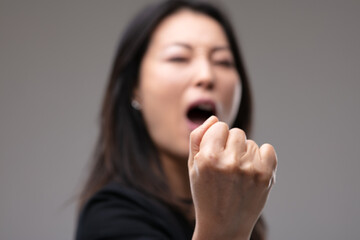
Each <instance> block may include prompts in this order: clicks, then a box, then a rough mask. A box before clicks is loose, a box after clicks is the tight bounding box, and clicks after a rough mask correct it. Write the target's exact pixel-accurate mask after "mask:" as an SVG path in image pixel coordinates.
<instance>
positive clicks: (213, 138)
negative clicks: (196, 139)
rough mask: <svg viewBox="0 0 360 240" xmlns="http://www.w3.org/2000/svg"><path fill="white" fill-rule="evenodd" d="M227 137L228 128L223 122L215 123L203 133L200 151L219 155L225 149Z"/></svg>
mask: <svg viewBox="0 0 360 240" xmlns="http://www.w3.org/2000/svg"><path fill="white" fill-rule="evenodd" d="M228 135H229V126H228V125H227V124H226V123H224V122H216V123H214V124H213V125H212V126H211V127H209V129H208V130H207V131H206V132H205V134H204V136H203V138H202V140H201V143H200V149H201V150H202V151H204V152H207V153H214V154H216V153H219V152H222V151H223V150H224V149H225V145H226V141H227V138H228Z"/></svg>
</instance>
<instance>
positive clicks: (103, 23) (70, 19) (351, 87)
mask: <svg viewBox="0 0 360 240" xmlns="http://www.w3.org/2000/svg"><path fill="white" fill-rule="evenodd" d="M146 2H147V1H86V2H80V1H10V0H9V1H3V0H0V239H14V240H18V239H53V240H56V239H59V240H60V239H71V238H72V237H73V233H74V229H75V221H76V220H75V219H76V207H75V206H76V204H75V202H76V201H75V199H76V194H77V193H78V191H79V189H80V187H81V183H82V181H83V179H84V176H85V173H86V169H87V163H88V160H89V158H90V156H91V152H92V147H93V145H94V142H95V138H96V136H97V133H98V129H97V124H98V113H99V110H100V102H101V98H102V95H103V90H104V84H105V81H106V78H107V75H108V72H109V68H110V64H111V60H112V58H113V55H114V49H115V46H116V44H117V41H118V39H119V36H120V34H121V32H122V30H123V28H124V26H125V25H126V23H127V22H128V20H129V18H130V17H131V16H133V14H134V13H135V12H137V11H138V10H139V8H140V7H141V6H143V5H144V3H146ZM224 2H225V5H226V7H227V9H228V10H229V13H230V15H231V17H232V19H233V20H234V23H235V26H236V29H237V32H238V33H239V36H240V39H241V44H242V46H243V49H244V54H245V58H246V62H247V65H248V69H249V73H250V76H251V78H252V85H253V90H254V97H255V128H254V129H255V131H254V135H253V138H254V139H255V140H256V141H257V142H258V143H259V144H262V143H264V142H270V143H272V144H273V145H274V146H275V147H276V149H277V153H278V157H279V168H278V175H277V184H276V185H275V187H274V188H273V190H272V193H271V195H270V198H269V201H268V203H267V206H266V208H265V210H264V214H265V217H266V218H267V220H268V224H269V227H270V239H272V240H275V239H284V240H285V239H299V240H303V239H324V240H325V239H359V236H360V187H359V183H360V174H358V172H359V171H360V161H359V160H360V158H359V155H360V150H359V149H360V144H359V142H360V137H359V136H360V127H359V126H358V124H359V123H360V108H359V104H360V97H359V94H358V92H359V90H360V81H359V80H360V65H359V62H360V47H359V43H360V31H359V22H360V14H359V13H360V1H357V0H354V1H351V0H345V1H344V0H338V1H330V0H329V1H328V0H320V1H314V0H305V1H297V0H291V1H265V0H263V1H250V0H249V1H235V0H233V1H230V0H229V1H224Z"/></svg>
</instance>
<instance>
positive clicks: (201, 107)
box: [197, 103, 213, 111]
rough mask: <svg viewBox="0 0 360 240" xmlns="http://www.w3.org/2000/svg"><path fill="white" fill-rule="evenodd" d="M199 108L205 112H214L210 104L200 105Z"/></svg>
mask: <svg viewBox="0 0 360 240" xmlns="http://www.w3.org/2000/svg"><path fill="white" fill-rule="evenodd" d="M197 107H198V108H199V109H200V110H203V111H212V110H213V106H212V104H209V103H202V104H199V105H198V106H197Z"/></svg>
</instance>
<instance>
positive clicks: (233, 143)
mask: <svg viewBox="0 0 360 240" xmlns="http://www.w3.org/2000/svg"><path fill="white" fill-rule="evenodd" d="M226 151H228V152H229V153H232V154H235V156H239V157H241V156H242V155H243V154H245V153H246V134H245V132H244V131H243V130H241V129H239V128H233V129H230V131H229V136H228V139H227V142H226Z"/></svg>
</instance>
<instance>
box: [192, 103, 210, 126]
mask: <svg viewBox="0 0 360 240" xmlns="http://www.w3.org/2000/svg"><path fill="white" fill-rule="evenodd" d="M212 115H216V108H215V104H214V103H213V102H211V101H207V102H197V103H194V104H192V105H191V106H190V107H189V109H188V111H187V114H186V116H187V118H188V119H189V120H190V122H192V123H193V124H195V125H201V124H203V123H204V122H205V120H206V119H208V118H209V117H210V116H212Z"/></svg>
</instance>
